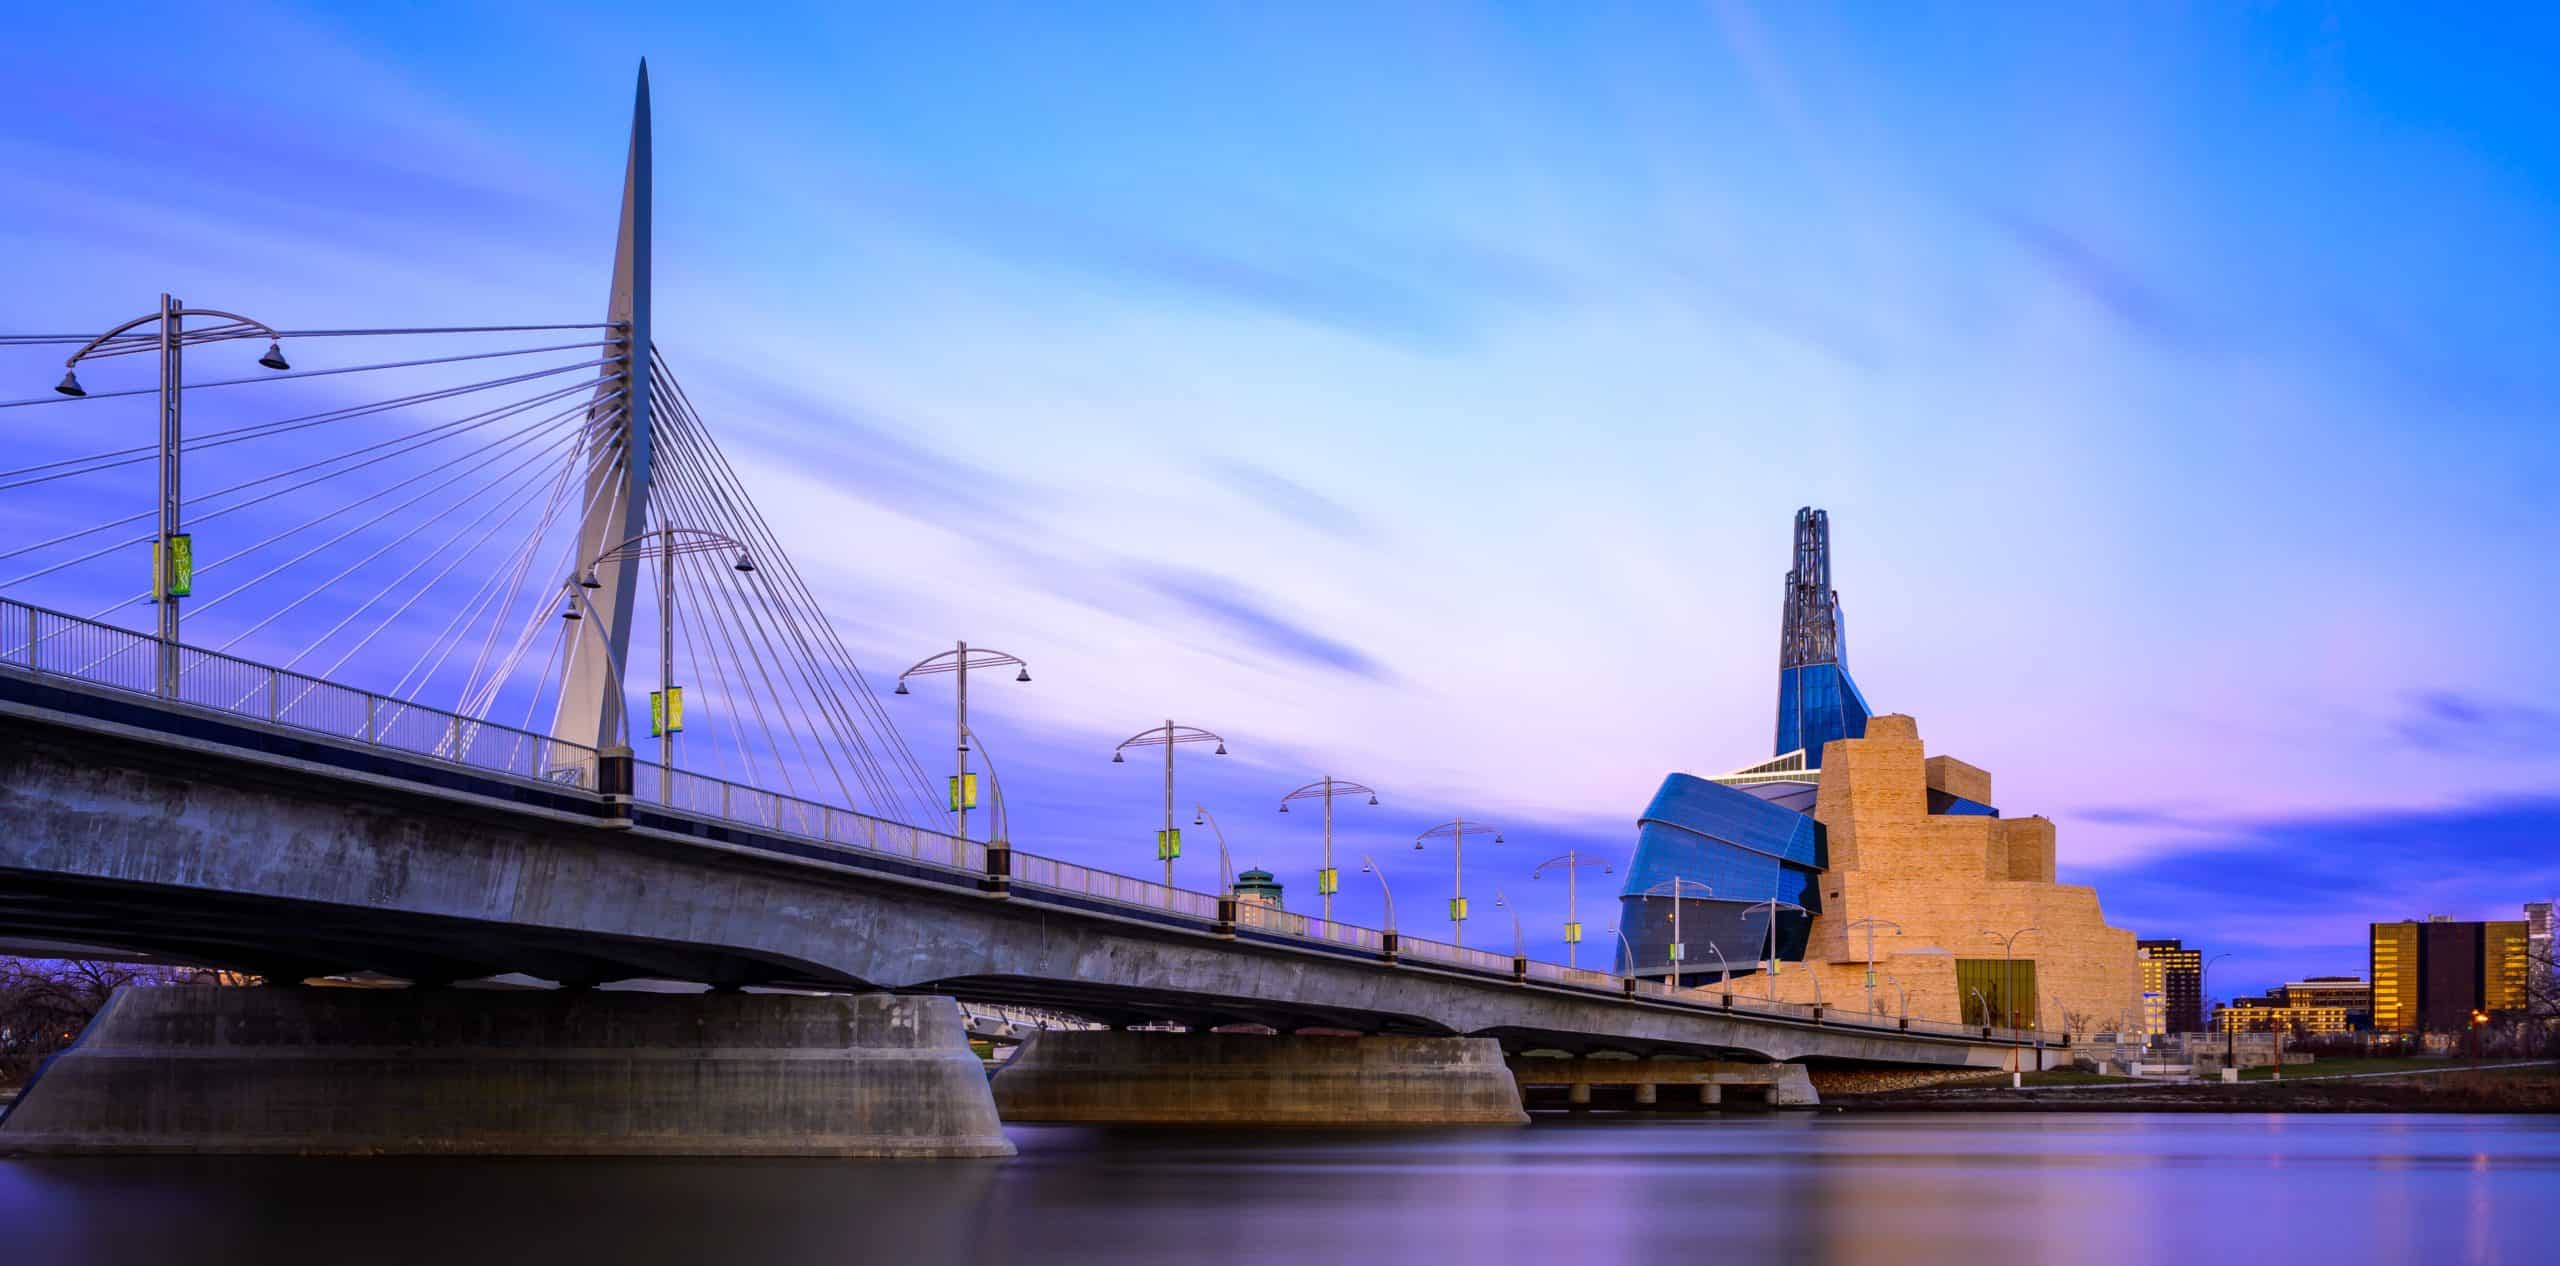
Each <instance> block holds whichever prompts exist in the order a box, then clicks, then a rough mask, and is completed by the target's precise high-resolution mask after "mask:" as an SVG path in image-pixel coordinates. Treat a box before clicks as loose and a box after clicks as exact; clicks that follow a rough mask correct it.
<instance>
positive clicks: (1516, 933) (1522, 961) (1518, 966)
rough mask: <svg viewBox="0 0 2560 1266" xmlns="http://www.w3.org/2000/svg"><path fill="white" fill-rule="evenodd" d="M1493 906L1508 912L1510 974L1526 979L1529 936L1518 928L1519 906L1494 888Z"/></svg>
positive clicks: (1527, 973)
mask: <svg viewBox="0 0 2560 1266" xmlns="http://www.w3.org/2000/svg"><path fill="white" fill-rule="evenodd" d="M1493 908H1494V909H1496V910H1504V911H1508V912H1510V915H1511V975H1512V978H1513V979H1515V980H1527V979H1528V978H1529V938H1528V937H1527V936H1526V935H1525V934H1523V933H1522V932H1521V930H1520V907H1518V906H1515V905H1513V904H1511V898H1509V897H1506V896H1504V895H1503V894H1502V890H1501V889H1500V888H1496V889H1494V890H1493Z"/></svg>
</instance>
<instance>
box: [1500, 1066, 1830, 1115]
mask: <svg viewBox="0 0 2560 1266" xmlns="http://www.w3.org/2000/svg"><path fill="white" fill-rule="evenodd" d="M1511 1074H1512V1077H1513V1078H1514V1079H1515V1080H1517V1081H1518V1082H1519V1084H1520V1085H1521V1086H1523V1087H1540V1088H1542V1087H1551V1086H1562V1087H1564V1088H1565V1105H1566V1106H1567V1107H1570V1108H1573V1109H1575V1110H1577V1111H1579V1110H1582V1109H1587V1108H1589V1107H1591V1106H1592V1093H1591V1091H1592V1087H1594V1086H1604V1087H1623V1088H1627V1089H1628V1090H1629V1091H1630V1092H1631V1093H1629V1094H1628V1095H1627V1096H1626V1097H1625V1098H1623V1099H1620V1100H1617V1101H1618V1102H1621V1103H1631V1104H1632V1105H1633V1106H1635V1107H1638V1108H1655V1107H1661V1106H1666V1105H1674V1104H1677V1105H1684V1106H1685V1105H1692V1104H1694V1105H1696V1106H1698V1107H1702V1108H1718V1107H1723V1106H1725V1105H1726V1104H1727V1103H1729V1102H1739V1101H1745V1100H1747V1101H1749V1102H1750V1103H1752V1104H1754V1105H1755V1106H1758V1105H1765V1106H1768V1107H1772V1108H1810V1107H1813V1106H1815V1105H1817V1104H1819V1103H1821V1102H1822V1097H1821V1096H1820V1095H1819V1094H1817V1093H1816V1092H1815V1091H1814V1088H1813V1079H1812V1078H1810V1077H1808V1076H1807V1075H1806V1074H1805V1068H1804V1065H1802V1064H1745V1063H1738V1062H1731V1061H1725V1060H1711V1059H1556V1058H1537V1057H1523V1058H1520V1059H1514V1060H1512V1061H1511ZM1665 1087H1669V1088H1671V1089H1672V1095H1670V1096H1666V1095H1665V1094H1664V1093H1663V1091H1664V1088H1665ZM1550 1093H1551V1092H1550ZM1674 1096H1676V1097H1674ZM1549 1102H1552V1100H1549Z"/></svg>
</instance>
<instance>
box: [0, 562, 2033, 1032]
mask: <svg viewBox="0 0 2560 1266" xmlns="http://www.w3.org/2000/svg"><path fill="white" fill-rule="evenodd" d="M159 648H160V639H158V638H156V637H153V636H151V635H149V634H146V633H137V632H135V631H133V630H131V629H124V628H118V627H116V626H114V625H109V624H102V623H100V622H98V621H95V620H87V619H82V618H80V617H78V616H73V615H66V614H64V613H62V612H59V611H52V610H48V609H46V608H43V607H38V606H32V605H30V604H27V603H23V602H18V601H16V600H14V599H8V598H0V669H17V670H20V671H23V672H26V673H29V674H31V675H34V676H39V677H63V678H68V679H70V680H73V681H78V682H81V683H83V684H85V685H91V686H99V687H104V688H106V689H109V690H114V691H118V692H121V693H127V694H133V695H138V696H142V697H145V698H149V699H153V700H156V701H159V702H163V703H172V704H177V705H180V706H183V707H189V708H196V709H201V710H206V711H210V712H215V713H220V714H223V715H227V716H232V717H237V718H242V719H247V720H251V721H256V722H261V723H263V724H266V725H270V726H274V727H277V728H281V729H289V730H297V731H301V732H305V733H310V734H315V735H319V736H322V737H326V738H330V739H334V740H337V741H340V742H350V743H357V744H361V745H363V746H366V747H374V748H381V749H386V750H390V751H395V752H399V753H402V754H404V755H408V756H414V757H424V758H427V759H430V760H435V761H443V762H448V763H451V764H454V765H458V766H462V767H465V768H468V769H472V770H475V771H478V772H481V773H486V774H496V775H500V776H503V777H508V778H513V779H520V780H525V781H530V782H535V783H539V784H542V785H545V786H551V787H569V788H576V789H578V790H582V791H588V792H593V791H595V790H596V789H597V776H598V769H597V752H596V749H594V748H592V747H587V746H584V745H581V744H576V743H570V742H565V741H563V740H560V739H556V738H553V737H551V736H549V735H547V734H536V733H533V732H531V731H527V730H522V729H517V728H515V727H512V726H507V725H501V724H499V723H497V722H493V721H486V720H482V719H480V718H477V717H471V716H465V715H462V714H460V713H454V712H447V711H444V710H442V709H439V708H433V707H429V706H427V705H425V704H421V703H415V702H412V701H410V700H407V699H402V698H399V697H397V696H392V695H382V694H376V693H374V692H372V691H368V690H360V689H357V688H355V687H352V686H343V685H339V684H337V683H335V682H330V681H325V680H322V679H320V678H317V677H311V676H307V675H304V674H301V673H297V672H293V671H291V670H290V669H283V668H276V667H272V666H269V665H265V664H259V663H255V662H252V661H250V660H245V659H241V658H239V657H237V656H233V655H226V654H224V653H222V652H219V651H210V650H204V649H202V648H199V647H194V646H188V645H185V644H183V643H181V644H179V645H178V647H177V648H176V649H177V655H176V660H177V665H178V668H177V673H176V676H175V682H174V687H173V689H174V693H163V692H162V690H161V689H160V684H159V669H160V658H159ZM632 773H633V777H632V791H631V800H632V802H633V803H635V804H644V805H649V806H652V807H654V808H657V809H660V810H664V811H667V812H671V813H677V814H682V815H684V816H687V817H695V818H702V819H707V820H710V821H714V822H722V823H733V824H736V825H740V826H747V827H752V828H755V829H757V830H760V831H767V832H771V833H773V834H775V835H780V836H786V837H789V838H793V839H798V840H806V841H814V842H820V843H824V844H828V845H833V846H836V847H841V848H848V849H858V850H861V851H864V852H870V853H878V854H885V855H890V856H897V857H904V858H907V859H909V860H912V861H915V862H919V863H922V864H924V865H925V866H927V867H929V868H931V869H932V870H935V871H948V872H952V877H953V879H954V881H955V882H956V881H960V880H962V879H965V880H966V882H968V883H970V884H972V885H973V886H975V885H977V884H978V883H979V882H980V880H981V878H982V877H983V876H986V875H988V874H989V873H990V866H991V864H992V857H991V850H990V848H989V846H988V845H986V844H982V843H978V842H976V841H973V840H967V839H963V838H960V837H958V836H954V835H949V834H946V833H944V832H940V831H935V830H930V829H927V828H923V827H917V826H911V825H909V824H907V823H903V822H893V821H890V820H888V819H886V818H878V817H874V816H872V815H870V814H867V813H862V812H859V811H857V810H853V809H848V808H844V807H841V806H837V805H830V804H825V803H822V802H819V801H815V800H808V799H804V798H802V797H798V796H791V795H785V794H783V793H781V792H776V791H770V790H766V789H764V788H761V787H752V786H748V785H746V784H744V783H738V782H733V781H730V780H728V779H723V778H715V777H712V776H710V775H707V774H698V773H693V772H690V771H687V770H669V769H667V768H666V767H664V766H661V765H658V764H655V763H648V762H634V763H633V766H632ZM1000 851H1001V852H1003V853H1004V854H1005V855H1006V857H1007V862H1008V867H1009V879H1010V885H1011V887H1012V888H1014V889H1016V890H1019V889H1030V890H1033V891H1036V892H1038V893H1042V894H1051V895H1054V896H1072V897H1076V898H1081V899H1084V900H1088V901H1098V902H1104V903H1108V904H1111V905H1118V906H1125V907H1128V908H1130V909H1132V910H1139V911H1145V912H1148V913H1150V914H1151V915H1152V914H1153V913H1155V912H1163V913H1165V914H1169V915H1172V916H1174V917H1175V918H1178V919H1181V920H1184V921H1187V922H1192V923H1199V924H1206V925H1209V926H1210V927H1212V928H1214V929H1217V930H1222V931H1233V930H1234V929H1236V928H1244V929H1250V930H1252V931H1254V932H1256V933H1261V934H1266V935H1270V934H1276V935H1281V936H1286V937H1291V938H1295V939H1300V940H1305V941H1309V942H1314V943H1318V944H1323V945H1328V946H1334V947H1339V948H1342V949H1348V950H1353V951H1357V952H1360V953H1363V954H1369V955H1383V956H1385V957H1386V958H1387V959H1389V961H1396V960H1405V961H1415V962H1422V963H1428V964H1431V965H1432V966H1434V967H1438V968H1446V969H1454V970H1457V971H1461V972H1466V973H1469V974H1475V975H1498V976H1501V977H1503V978H1505V979H1508V980H1514V981H1523V982H1535V983H1538V984H1542V985H1547V986H1551V987H1557V988H1564V989H1572V990H1577V991H1581V992H1585V993H1590V994H1595V995H1609V996H1614V997H1620V998H1625V999H1629V1000H1642V1001H1651V1002H1657V1003H1669V1004H1672V1005H1676V1006H1682V1007H1689V1008H1696V1009H1700V1010H1712V1011H1727V1012H1733V1013H1736V1014H1747V1015H1752V1016H1756V1017H1760V1018H1764V1019H1775V1020H1787V1021H1793V1022H1798V1023H1811V1024H1819V1025H1826V1026H1832V1027H1839V1028H1850V1029H1862V1030H1889V1031H1892V1032H1897V1033H1911V1034H1921V1035H1926V1036H1931V1037H1953V1038H1962V1039H1965V1040H1968V1041H1977V1042H1992V1043H1999V1044H2004V1045H2014V1046H2024V1045H2028V1044H2031V1043H2033V1044H2047V1043H2054V1044H2062V1043H2067V1041H2068V1038H2067V1036H2066V1035H2063V1034H2059V1033H2046V1032H2041V1031H2037V1030H2031V1029H2011V1028H2002V1027H1996V1026H1985V1025H1969V1024H1958V1023H1950V1022H1947V1021H1942V1020H1904V1019H1894V1018H1889V1017H1884V1016H1881V1015H1878V1016H1877V1017H1876V1020H1875V1021H1874V1022H1872V1023H1870V1022H1868V1021H1867V1020H1866V1018H1865V1016H1864V1015H1862V1014H1861V1013H1859V1012H1857V1011H1854V1010H1851V1009H1848V1008H1845V1007H1839V1006H1826V1005H1820V1004H1808V1003H1793V1002H1776V1001H1772V1000H1769V999H1765V998H1762V999H1754V998H1749V997H1745V996H1743V995H1741V994H1738V993H1735V992H1732V991H1731V990H1728V989H1726V988H1725V987H1724V986H1721V985H1714V986H1707V987H1704V988H1699V987H1684V986H1680V985H1677V984H1675V983H1673V982H1671V981H1667V980H1661V979H1657V978H1651V977H1642V976H1637V977H1629V976H1620V975H1617V974H1614V973H1610V972H1603V971H1596V970H1592V969H1588V968H1576V967H1565V966H1562V965H1559V964H1556V963H1549V962H1541V961H1525V962H1524V961H1522V960H1515V959H1513V958H1511V957H1510V956H1507V955H1502V954H1496V953H1492V952H1490V951H1487V950H1481V949H1468V948H1464V947H1462V946H1457V945H1450V944H1446V943H1444V942H1440V941H1433V940H1426V939H1423V938H1420V937H1413V936H1400V935H1397V934H1395V933H1393V932H1380V931H1378V930H1376V929H1372V928H1364V927H1358V926H1355V925H1352V924H1347V923H1339V922H1334V921H1332V920H1327V919H1320V918H1315V917H1313V916H1310V915H1304V914H1297V913H1293V912H1290V911H1286V910H1280V909H1276V908H1273V907H1269V906H1264V905H1260V904H1256V903H1248V902H1238V901H1235V900H1234V899H1232V898H1226V899H1221V898H1220V897H1218V896H1215V895H1213V894H1210V893H1203V892H1193V891H1191V890H1189V889H1186V888H1174V887H1168V886H1166V885H1164V884H1160V883H1155V882H1152V881H1150V880H1145V879H1139V878H1137V877H1135V876H1131V875H1122V874H1118V873H1115V872H1112V871H1106V870H1099V869H1096V868H1094V867H1090V866H1082V865H1078V864H1076V863H1074V862H1068V861H1061V860H1059V859H1057V858H1052V857H1042V856H1039V855H1037V854H1032V853H1024V852H1020V851H1018V850H1013V849H1002V850H1000Z"/></svg>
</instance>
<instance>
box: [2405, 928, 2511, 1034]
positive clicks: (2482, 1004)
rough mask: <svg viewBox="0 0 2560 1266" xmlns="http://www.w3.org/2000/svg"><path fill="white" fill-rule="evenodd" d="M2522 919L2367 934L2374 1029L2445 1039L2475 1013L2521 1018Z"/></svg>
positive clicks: (2466, 1022)
mask: <svg viewBox="0 0 2560 1266" xmlns="http://www.w3.org/2000/svg"><path fill="white" fill-rule="evenodd" d="M2526 926H2527V925H2526V923H2525V921H2524V920H2522V919H2501V920H2494V921H2489V922H2477V921H2473V922H2464V921H2459V920H2455V919H2449V918H2446V917H2445V916H2443V915H2440V914H2438V915H2430V916H2428V918H2427V921H2426V922H2424V923H2419V922H2415V921H2404V922H2399V923H2376V924H2374V925H2372V929H2371V933H2372V934H2371V941H2370V944H2371V949H2370V955H2371V961H2372V967H2373V1027H2374V1028H2376V1029H2378V1030H2381V1031H2383V1032H2386V1033H2394V1032H2396V1033H2409V1032H2427V1033H2452V1032H2459V1031H2461V1030H2463V1029H2466V1028H2469V1027H2470V1026H2471V1024H2472V1017H2473V1015H2474V1014H2475V1013H2481V1014H2487V1015H2497V1014H2500V1013H2514V1012H2521V1011H2522V1010H2524V1007H2525V1000H2526V996H2527V993H2528V990H2527V987H2526V974H2527V964H2528V962H2529V961H2530V957H2529V949H2528V941H2527V932H2526Z"/></svg>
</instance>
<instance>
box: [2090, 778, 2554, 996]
mask: <svg viewBox="0 0 2560 1266" xmlns="http://www.w3.org/2000/svg"><path fill="white" fill-rule="evenodd" d="M2164 821H2165V822H2167V823H2168V824H2169V825H2171V826H2173V827H2174V828H2175V829H2178V830H2181V831H2192V830H2201V829H2203V824H2202V823H2200V822H2198V821H2195V820H2193V819H2189V818H2186V817H2182V816H2179V815H2174V814H2172V815H2164ZM2554 840H2560V797H2555V796H2544V797H2526V798H2513V799H2498V800H2488V801H2481V802H2478V803H2473V804H2465V805H2458V806H2454V807H2450V808H2442V809H2409V810H2385V811H2376V812H2370V813H2359V814H2325V815H2300V816H2289V817H2277V818H2267V819H2259V820H2244V821H2232V822H2227V823H2225V824H2224V826H2223V827H2222V829H2221V831H2220V833H2219V836H2218V838H2216V839H2212V840H2208V841H2206V842H2204V843H2202V844H2201V845H2198V844H2196V843H2193V842H2182V843H2181V845H2180V847H2179V848H2178V849H2177V851H2175V852H2174V853H2166V854H2155V855H2152V856H2150V857H2147V858H2144V859H2142V860H2138V861H2135V862H2132V863H2130V864H2127V865H2121V866H2111V867H2106V868H2089V873H2086V874H2080V875H2066V876H2065V878H2071V879H2077V880H2079V881H2083V882H2094V883H2096V884H2097V885H2098V889H2099V892H2100V893H2101V895H2102V896H2103V898H2104V900H2105V902H2106V907H2107V915H2108V919H2109V921H2110V922H2113V923H2116V924H2117V925H2119V926H2129V927H2132V928H2135V929H2136V930H2137V931H2139V932H2141V933H2142V934H2143V935H2145V936H2185V937H2188V938H2190V940H2194V939H2197V938H2202V939H2206V940H2210V941H2212V942H2213V943H2214V944H2215V945H2216V946H2217V947H2227V948H2241V949H2247V948H2252V947H2254V949H2255V950H2256V951H2257V952H2258V953H2259V955H2260V956H2261V957H2264V958H2267V959H2269V960H2270V961H2276V962H2282V961H2290V962H2291V963H2292V965H2291V966H2290V967H2283V968H2279V970H2292V971H2305V970H2313V969H2317V968H2319V967H2321V966H2323V965H2324V963H2326V964H2327V965H2335V964H2336V962H2337V961H2339V960H2341V958H2342V957H2343V959H2345V960H2350V961H2351V960H2352V959H2354V958H2355V957H2356V956H2357V954H2358V953H2360V950H2359V949H2358V948H2357V946H2356V943H2355V940H2354V939H2353V938H2356V937H2358V936H2359V935H2360V934H2361V932H2362V929H2363V925H2364V924H2365V923H2367V922H2373V921H2387V920H2393V919H2408V918H2424V917H2425V916H2426V915H2428V914H2430V913H2447V914H2453V915H2456V916H2458V917H2470V918H2481V917H2495V918H2518V917H2521V914H2520V911H2519V907H2520V906H2521V905H2522V903H2524V902H2526V901H2529V900H2537V899H2546V898H2549V897H2552V896H2554V895H2555V894H2560V850H2555V849H2554V848H2553V847H2552V842H2553V841H2554ZM2287 955H2291V958H2290V959H2288V958H2287ZM2320 955H2326V956H2327V957H2326V958H2325V959H2319V960H2318V961H2314V959H2315V958H2318V956H2320Z"/></svg>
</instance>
